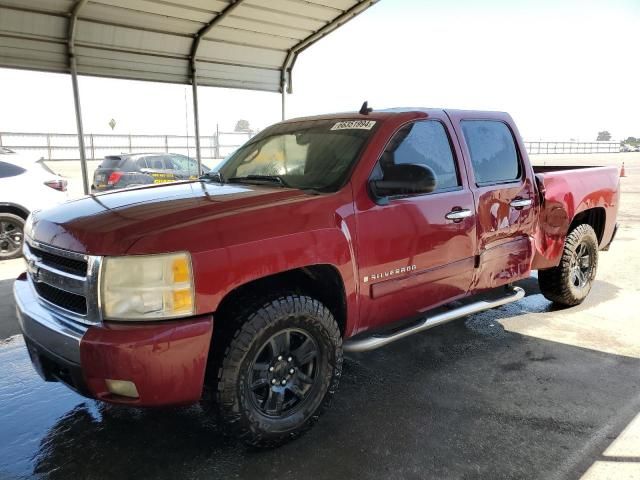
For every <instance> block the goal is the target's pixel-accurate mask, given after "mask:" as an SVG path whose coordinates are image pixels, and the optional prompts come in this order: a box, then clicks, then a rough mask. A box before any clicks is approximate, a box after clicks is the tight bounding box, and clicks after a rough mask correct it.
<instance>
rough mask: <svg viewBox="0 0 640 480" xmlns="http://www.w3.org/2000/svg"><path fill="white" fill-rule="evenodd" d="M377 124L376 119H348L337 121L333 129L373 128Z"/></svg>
mask: <svg viewBox="0 0 640 480" xmlns="http://www.w3.org/2000/svg"><path fill="white" fill-rule="evenodd" d="M375 124H376V122H375V121H374V120H348V121H345V122H338V123H336V124H335V125H334V126H333V127H331V130H371V129H372V128H373V127H374V125H375Z"/></svg>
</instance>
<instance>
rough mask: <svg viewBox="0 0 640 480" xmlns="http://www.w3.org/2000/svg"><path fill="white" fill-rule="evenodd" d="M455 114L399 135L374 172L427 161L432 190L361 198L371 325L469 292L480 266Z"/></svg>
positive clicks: (364, 293) (361, 248)
mask: <svg viewBox="0 0 640 480" xmlns="http://www.w3.org/2000/svg"><path fill="white" fill-rule="evenodd" d="M449 126H450V123H449V120H448V118H447V117H445V116H444V115H443V116H441V117H439V116H437V115H430V117H429V120H420V121H415V122H411V123H409V124H407V125H404V126H403V127H401V128H400V129H399V130H398V131H397V132H396V133H395V134H394V136H393V137H392V139H391V141H390V142H389V144H388V145H387V147H386V149H385V151H384V153H383V154H382V156H381V157H380V159H379V161H378V163H377V164H376V167H375V168H374V171H373V173H372V178H375V179H382V178H384V174H385V169H389V167H390V166H393V165H397V164H401V163H412V164H416V163H418V164H424V165H426V166H428V167H429V168H431V169H432V170H433V171H434V172H435V174H436V181H437V184H436V189H435V190H434V191H433V192H432V193H429V194H421V195H410V196H403V197H395V198H394V197H391V198H389V199H388V202H387V203H386V204H385V203H384V202H382V204H381V203H380V202H378V203H375V202H374V201H369V199H367V203H366V204H365V203H364V202H362V204H361V205H360V204H359V205H358V209H357V213H356V215H357V229H358V258H359V271H360V278H359V280H358V281H359V282H360V292H361V318H363V319H364V322H366V325H367V326H368V327H370V328H375V327H380V326H383V325H385V324H387V323H391V322H393V321H395V320H399V319H402V318H407V317H412V316H417V315H420V314H421V313H422V312H424V311H425V310H427V309H429V308H431V307H434V306H436V305H438V304H442V303H446V302H447V301H450V300H452V299H454V298H456V297H459V296H461V295H464V294H465V293H466V292H467V290H468V288H469V285H470V283H471V279H472V277H473V267H474V249H475V241H476V231H475V229H476V227H475V225H476V220H475V210H474V200H473V195H472V193H471V191H470V190H469V188H468V186H467V180H466V178H465V175H464V173H463V172H461V171H460V168H459V165H460V163H459V158H460V152H459V150H458V149H457V147H454V145H455V144H454V143H453V142H452V141H451V138H450V136H449V134H448V133H447V131H448V128H449Z"/></svg>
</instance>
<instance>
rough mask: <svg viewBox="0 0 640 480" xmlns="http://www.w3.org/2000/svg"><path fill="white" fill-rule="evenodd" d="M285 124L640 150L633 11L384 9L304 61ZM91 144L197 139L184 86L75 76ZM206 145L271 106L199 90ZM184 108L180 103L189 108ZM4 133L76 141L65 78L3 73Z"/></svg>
mask: <svg viewBox="0 0 640 480" xmlns="http://www.w3.org/2000/svg"><path fill="white" fill-rule="evenodd" d="M293 82H294V85H293V86H294V93H293V95H290V96H288V100H287V117H289V118H291V117H297V116H303V115H314V114H319V113H329V112H335V111H353V110H357V109H359V107H360V105H361V104H362V102H363V101H364V100H368V101H369V104H370V106H372V107H373V108H374V109H377V108H389V107H410V106H414V107H434V108H438V107H442V108H466V109H487V110H502V111H507V112H509V113H511V115H512V116H513V117H514V119H515V120H516V122H517V123H518V126H519V129H520V132H521V133H522V135H523V136H524V137H525V139H526V140H569V139H577V140H583V141H590V140H595V138H596V135H597V132H598V131H600V130H608V131H610V132H611V133H612V135H613V138H614V139H623V138H626V137H627V136H636V137H640V0H606V1H604V0H602V1H592V0H580V1H576V0H490V1H478V0H475V1H474V0H380V2H379V3H377V4H376V5H374V6H373V7H371V8H370V9H369V10H367V11H366V12H364V13H363V14H362V15H361V16H359V17H357V18H356V19H354V20H352V21H351V22H349V23H347V24H346V25H344V26H343V27H342V28H340V29H338V30H337V31H335V32H333V33H332V34H330V35H329V36H328V37H326V38H324V39H323V40H321V41H320V42H318V43H317V44H316V45H314V46H313V47H311V48H310V49H307V50H306V51H304V52H303V53H302V54H301V55H300V56H299V58H298V61H297V62H296V65H295V69H294V73H293ZM80 92H81V96H82V110H83V120H84V126H85V132H86V133H109V132H110V131H111V128H110V127H109V125H108V123H109V120H111V119H112V118H113V119H115V120H116V127H115V130H114V133H134V134H135V133H148V134H164V133H166V134H185V133H186V132H187V131H188V132H189V133H190V134H193V118H192V104H191V91H190V87H189V86H184V85H169V84H161V83H151V82H137V81H127V80H113V79H104V78H92V77H81V78H80ZM198 92H199V94H198V95H199V104H200V123H201V134H202V135H208V134H211V133H213V132H214V131H215V129H216V124H219V125H220V130H221V131H231V130H232V129H233V127H234V126H235V123H236V121H237V120H238V119H246V120H248V121H249V122H250V124H251V126H252V127H254V128H256V127H257V128H264V127H266V126H268V125H269V124H271V123H275V122H277V121H279V120H280V95H279V94H275V93H267V92H250V91H246V90H233V89H223V88H212V87H200V89H199V91H198ZM185 97H186V98H185ZM0 131H13V132H55V133H73V132H75V117H74V110H73V97H72V90H71V80H70V77H69V76H68V75H61V74H48V73H38V72H29V71H20V70H9V69H0Z"/></svg>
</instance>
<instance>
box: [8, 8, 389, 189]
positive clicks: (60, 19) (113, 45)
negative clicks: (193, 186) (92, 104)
mask: <svg viewBox="0 0 640 480" xmlns="http://www.w3.org/2000/svg"><path fill="white" fill-rule="evenodd" d="M377 1H378V0H0V66H1V67H9V68H23V69H32V70H40V71H47V72H67V73H71V75H72V78H73V87H74V99H75V103H76V117H77V123H78V138H79V143H80V155H81V157H83V160H84V155H85V153H84V148H83V143H84V136H83V134H82V133H83V132H82V115H81V112H80V101H79V91H78V86H77V75H78V74H80V75H95V76H104V77H112V78H124V79H133V80H148V81H160V82H171V83H182V84H191V85H193V95H194V114H195V123H196V141H198V137H199V122H198V114H197V85H198V84H199V85H207V86H214V87H230V88H244V89H250V90H263V91H271V92H282V94H283V95H282V98H283V116H284V99H285V90H286V91H288V92H289V93H291V87H292V82H291V70H292V68H293V65H294V63H295V60H296V57H297V55H298V54H299V53H300V52H302V51H303V50H304V49H306V48H308V47H309V46H311V45H312V44H313V43H315V42H316V41H318V40H319V39H321V38H322V37H324V36H325V35H327V34H328V33H330V32H332V31H333V30H335V29H337V28H339V27H340V26H341V25H343V24H344V23H345V22H347V21H349V20H351V19H352V18H353V17H355V16H357V15H358V14H360V13H361V12H363V11H364V10H366V9H367V8H368V7H370V6H371V5H373V4H374V3H376V2H377ZM197 151H198V161H200V149H199V146H197ZM82 164H83V174H84V177H85V193H86V192H87V189H88V187H87V185H86V182H87V179H86V172H84V170H85V169H86V164H85V162H84V161H83V162H82Z"/></svg>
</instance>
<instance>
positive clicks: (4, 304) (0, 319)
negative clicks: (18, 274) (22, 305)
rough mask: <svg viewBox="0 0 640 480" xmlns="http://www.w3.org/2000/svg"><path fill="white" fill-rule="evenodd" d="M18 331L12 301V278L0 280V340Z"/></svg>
mask: <svg viewBox="0 0 640 480" xmlns="http://www.w3.org/2000/svg"><path fill="white" fill-rule="evenodd" d="M18 333H20V328H19V327H18V319H17V317H16V307H15V303H14V301H13V279H11V280H0V340H1V339H3V338H7V337H10V336H11V335H16V334H18Z"/></svg>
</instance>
